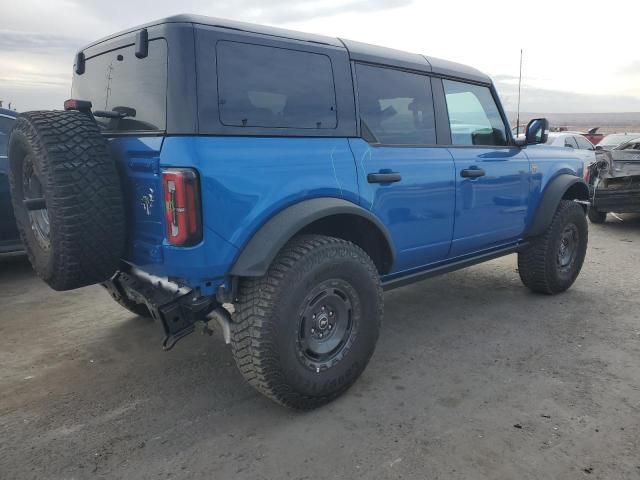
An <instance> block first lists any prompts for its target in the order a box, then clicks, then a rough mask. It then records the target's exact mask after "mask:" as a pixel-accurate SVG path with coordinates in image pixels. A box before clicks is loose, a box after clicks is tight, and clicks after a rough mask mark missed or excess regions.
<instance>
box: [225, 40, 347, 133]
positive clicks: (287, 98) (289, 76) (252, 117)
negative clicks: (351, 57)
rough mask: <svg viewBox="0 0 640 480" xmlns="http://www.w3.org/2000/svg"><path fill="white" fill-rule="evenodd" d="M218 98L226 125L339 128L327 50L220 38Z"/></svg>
mask: <svg viewBox="0 0 640 480" xmlns="http://www.w3.org/2000/svg"><path fill="white" fill-rule="evenodd" d="M216 55H217V64H218V103H219V107H220V108H219V111H220V121H221V122H222V123H223V124H224V125H230V126H239V127H270V128H308V129H322V128H336V126H337V123H338V121H337V116H336V96H335V88H334V82H333V71H332V68H331V60H330V59H329V57H327V56H326V55H321V54H317V53H309V52H300V51H296V50H288V49H284V48H275V47H265V46H262V45H251V44H246V43H237V42H229V41H221V42H218V44H217V47H216Z"/></svg>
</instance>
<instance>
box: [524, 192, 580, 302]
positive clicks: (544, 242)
mask: <svg viewBox="0 0 640 480" xmlns="http://www.w3.org/2000/svg"><path fill="white" fill-rule="evenodd" d="M574 228H575V230H574V232H575V235H576V237H577V239H576V244H575V247H576V249H575V257H574V258H573V257H572V260H571V261H570V263H569V264H568V265H567V266H566V267H561V265H560V255H561V243H562V241H563V234H564V232H566V231H567V229H569V230H573V229H574ZM587 242H588V226H587V220H586V218H585V215H584V209H583V208H582V206H581V205H580V204H578V203H576V202H573V201H570V200H561V201H560V205H559V206H558V209H557V210H556V212H555V214H554V216H553V219H552V220H551V224H550V225H549V227H548V228H547V230H546V231H545V232H544V234H542V235H541V236H540V237H537V238H535V239H534V240H532V242H531V243H530V244H529V245H528V246H527V248H526V249H524V250H522V251H521V252H519V253H518V272H519V273H520V279H521V280H522V283H524V284H525V286H527V287H528V288H529V289H531V290H533V291H534V292H538V293H545V294H548V295H553V294H556V293H560V292H564V291H565V290H567V289H568V288H569V287H570V286H571V285H572V284H573V282H575V280H576V278H577V277H578V274H579V273H580V269H581V268H582V264H583V263H584V258H585V255H586V252H587Z"/></svg>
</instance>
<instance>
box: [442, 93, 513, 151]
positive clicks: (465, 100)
mask: <svg viewBox="0 0 640 480" xmlns="http://www.w3.org/2000/svg"><path fill="white" fill-rule="evenodd" d="M442 83H443V85H444V92H445V96H446V99H447V109H448V111H449V125H450V127H451V143H452V144H453V145H486V146H490V145H496V146H501V145H506V144H507V133H506V132H507V131H506V127H505V125H504V121H503V120H502V117H501V115H500V111H499V110H498V106H497V105H496V102H495V100H494V99H493V96H492V95H491V90H489V88H488V87H483V86H480V85H471V84H468V83H464V82H456V81H453V80H443V81H442Z"/></svg>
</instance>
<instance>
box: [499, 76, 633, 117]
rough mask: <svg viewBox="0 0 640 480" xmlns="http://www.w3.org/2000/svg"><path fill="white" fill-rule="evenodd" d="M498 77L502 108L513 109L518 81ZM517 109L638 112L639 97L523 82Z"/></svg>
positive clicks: (567, 111) (549, 111) (561, 111)
mask: <svg viewBox="0 0 640 480" xmlns="http://www.w3.org/2000/svg"><path fill="white" fill-rule="evenodd" d="M501 77H502V76H501V75H495V76H494V77H493V78H494V82H495V85H496V89H497V90H498V93H499V94H500V98H501V99H502V102H503V104H504V106H505V110H508V111H516V109H517V105H518V84H517V82H516V83H512V82H511V81H505V80H504V79H502V78H501ZM520 110H521V111H522V112H542V113H590V112H640V98H638V97H634V96H631V95H597V94H581V93H573V92H565V91H560V90H547V89H542V88H536V87H533V86H531V85H528V84H523V85H522V95H521V102H520Z"/></svg>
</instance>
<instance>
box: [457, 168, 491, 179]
mask: <svg viewBox="0 0 640 480" xmlns="http://www.w3.org/2000/svg"><path fill="white" fill-rule="evenodd" d="M485 175H486V172H485V171H484V170H482V169H481V168H465V169H464V170H462V171H461V172H460V176H461V177H464V178H478V177H484V176H485Z"/></svg>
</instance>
